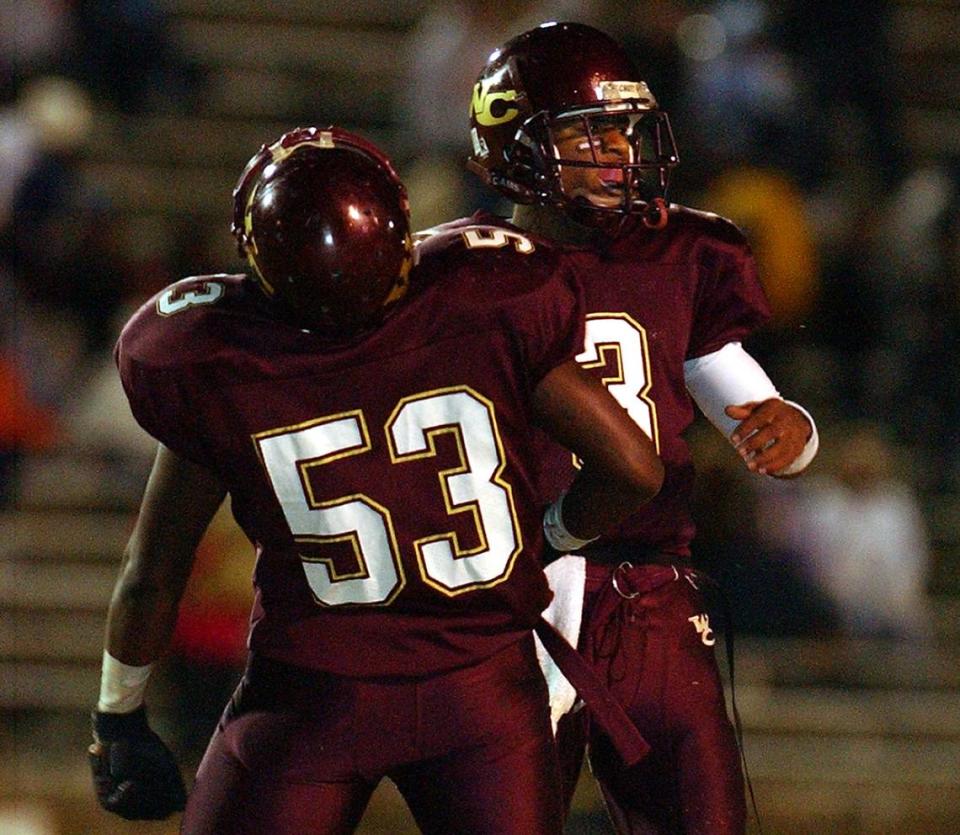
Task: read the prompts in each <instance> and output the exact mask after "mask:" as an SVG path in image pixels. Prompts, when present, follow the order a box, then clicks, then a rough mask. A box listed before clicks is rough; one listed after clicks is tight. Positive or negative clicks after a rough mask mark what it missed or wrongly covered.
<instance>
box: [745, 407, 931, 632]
mask: <svg viewBox="0 0 960 835" xmlns="http://www.w3.org/2000/svg"><path fill="white" fill-rule="evenodd" d="M824 440H825V443H824V449H823V452H824V453H825V455H822V457H823V458H824V462H822V463H821V465H820V468H819V469H820V473H818V474H816V475H813V474H811V475H810V476H808V478H807V479H806V480H805V481H804V482H796V484H795V485H794V484H790V485H788V486H783V485H780V486H779V489H778V490H777V491H776V492H775V493H771V494H770V495H768V496H766V497H764V498H763V499H761V504H760V507H761V508H764V507H765V508H766V510H765V511H764V512H763V518H764V519H765V520H767V522H768V523H772V524H767V525H765V526H764V528H762V529H761V533H765V534H766V536H767V542H768V543H772V544H773V545H774V546H775V547H782V546H786V547H787V548H788V549H789V550H790V551H792V552H794V553H795V554H798V555H799V558H800V560H801V564H802V566H803V569H804V571H805V572H806V574H807V575H808V578H809V581H810V582H812V583H813V584H814V585H815V586H816V587H817V588H819V589H820V590H821V591H822V593H823V594H824V595H825V596H826V597H827V598H828V599H829V600H831V601H832V602H833V604H834V605H835V607H836V610H837V612H838V614H839V616H840V622H841V625H842V632H843V634H844V635H845V636H846V637H852V638H869V637H881V638H895V639H900V640H921V639H925V638H926V637H928V636H929V634H930V628H931V620H930V610H929V602H928V599H927V582H928V578H929V574H930V569H931V559H930V553H929V549H928V542H927V535H926V530H925V525H924V522H923V517H922V513H921V509H920V506H919V502H918V500H917V496H916V494H915V491H914V489H913V487H912V485H911V484H910V483H909V481H908V480H907V478H906V477H905V476H904V475H902V474H901V472H900V466H901V465H900V462H899V461H898V456H899V454H900V450H898V448H897V447H896V446H895V445H894V444H893V442H892V441H891V440H890V438H889V433H888V432H887V431H885V430H884V429H883V428H882V427H881V426H879V425H877V424H873V423H864V422H854V423H844V424H840V425H838V426H835V427H834V428H833V431H829V432H826V433H824ZM830 462H832V465H831V463H830ZM778 494H779V495H778Z"/></svg>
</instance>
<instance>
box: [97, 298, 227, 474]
mask: <svg viewBox="0 0 960 835" xmlns="http://www.w3.org/2000/svg"><path fill="white" fill-rule="evenodd" d="M162 327H163V320H161V319H159V317H156V315H155V314H152V313H151V311H149V310H148V309H147V308H146V306H145V307H144V308H142V309H141V310H140V311H139V312H138V313H137V314H136V315H135V316H134V318H133V319H131V321H130V322H129V323H128V324H127V326H126V327H125V328H124V330H123V332H122V333H121V335H120V339H119V340H118V341H117V345H116V347H115V349H114V360H115V362H116V364H117V370H118V371H119V374H120V381H121V383H122V384H123V390H124V392H125V393H126V395H127V400H128V402H129V404H130V411H131V412H132V413H133V416H134V418H135V419H136V421H137V423H138V424H140V426H141V427H142V428H143V429H144V431H146V432H147V433H148V434H149V435H151V436H152V437H154V438H155V439H156V440H157V441H159V442H160V443H162V444H163V445H164V446H166V447H168V448H169V449H171V450H172V451H173V452H175V453H176V454H177V455H180V456H182V457H183V458H186V459H188V460H190V461H193V462H194V463H195V464H200V465H201V466H204V467H208V468H210V469H213V463H212V459H211V456H210V455H209V453H208V450H209V445H208V444H206V443H205V441H204V438H203V433H202V428H201V426H200V425H199V421H198V420H197V416H198V414H199V412H200V406H199V404H198V403H197V402H196V394H195V393H194V392H193V391H192V388H194V387H193V386H192V385H191V381H192V376H193V375H192V374H191V372H190V370H189V369H183V368H181V367H179V366H177V365H170V366H163V365H159V364H156V363H154V362H151V360H150V358H145V357H143V356H141V355H140V354H141V350H140V349H141V348H142V346H143V344H144V342H145V341H151V338H154V340H153V341H156V340H155V337H156V334H155V333H152V332H155V331H156V330H157V329H159V328H162ZM152 347H153V348H154V349H155V351H162V348H161V347H160V346H159V345H156V344H155V345H154V346H152Z"/></svg>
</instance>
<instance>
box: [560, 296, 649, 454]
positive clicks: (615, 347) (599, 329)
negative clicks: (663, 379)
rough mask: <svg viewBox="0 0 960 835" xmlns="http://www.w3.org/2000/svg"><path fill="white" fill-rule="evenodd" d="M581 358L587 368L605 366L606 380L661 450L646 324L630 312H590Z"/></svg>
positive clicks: (579, 356) (604, 377)
mask: <svg viewBox="0 0 960 835" xmlns="http://www.w3.org/2000/svg"><path fill="white" fill-rule="evenodd" d="M577 362H579V363H580V364H581V365H582V366H583V367H584V368H602V369H604V374H603V377H602V380H603V384H604V385H605V386H606V387H607V390H608V391H609V392H610V394H612V395H613V396H614V397H615V398H616V400H617V402H618V403H619V404H620V405H621V406H623V408H624V409H626V410H627V414H628V415H630V417H631V418H632V419H633V422H634V423H636V424H637V426H639V427H640V428H641V429H642V430H643V431H644V432H646V433H647V436H648V437H649V438H650V439H651V440H652V441H653V443H654V444H655V446H656V448H657V452H658V453H659V452H660V434H659V431H658V429H657V407H656V404H655V403H654V402H653V400H652V399H651V398H650V397H649V393H650V386H651V382H652V381H651V376H650V350H649V348H648V346H647V332H646V330H644V328H643V326H642V325H640V324H639V323H638V322H637V321H636V320H634V319H633V318H632V317H631V316H629V315H628V314H626V313H590V314H589V315H588V316H587V329H586V338H585V339H584V350H583V352H582V353H580V354H578V355H577Z"/></svg>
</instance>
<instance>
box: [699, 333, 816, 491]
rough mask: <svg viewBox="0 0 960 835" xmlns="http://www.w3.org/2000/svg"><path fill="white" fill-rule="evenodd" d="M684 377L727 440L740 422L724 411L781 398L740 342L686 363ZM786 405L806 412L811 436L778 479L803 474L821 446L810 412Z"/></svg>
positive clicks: (705, 413)
mask: <svg viewBox="0 0 960 835" xmlns="http://www.w3.org/2000/svg"><path fill="white" fill-rule="evenodd" d="M683 376H684V381H685V382H686V384H687V391H689V392H690V396H691V397H692V398H693V400H694V402H695V403H696V404H697V406H699V407H700V411H702V412H703V413H704V415H706V417H707V419H708V420H709V421H710V422H711V423H712V424H713V425H714V426H716V427H717V429H719V430H720V431H721V432H722V433H723V434H724V435H725V436H726V437H728V438H729V437H730V436H731V435H732V434H733V430H734V429H736V427H737V424H738V421H736V420H733V419H732V418H729V417H727V415H726V413H725V412H724V409H725V408H726V407H727V406H730V405H735V404H740V403H751V402H755V403H758V402H761V401H763V400H769V399H770V398H771V397H780V392H779V391H777V388H776V386H774V384H773V383H772V382H771V380H770V378H769V377H768V376H767V372H766V371H764V370H763V368H761V367H760V363H758V362H757V361H756V360H755V359H754V358H753V357H751V356H750V354H748V353H747V352H746V351H745V350H744V349H743V346H742V345H741V344H740V343H739V342H728V343H727V344H726V345H724V346H723V347H722V348H721V349H720V350H719V351H714V352H713V353H712V354H707V355H705V356H702V357H696V358H694V359H692V360H687V361H686V362H685V363H684V364H683ZM781 399H783V398H782V397H781ZM786 402H787V403H789V404H790V405H791V406H793V407H794V408H796V409H799V410H800V411H801V412H803V414H804V416H805V417H806V418H807V420H809V421H810V428H811V434H810V439H809V440H808V441H807V444H806V446H804V448H803V450H802V451H801V453H800V454H799V455H798V456H797V457H796V458H795V459H794V460H793V461H792V462H791V463H790V464H789V465H787V466H786V467H784V468H783V469H782V470H780V471H779V472H777V473H776V475H778V476H785V475H794V474H796V473H799V472H800V471H802V470H803V469H804V468H805V467H806V466H807V465H808V464H809V463H810V462H811V461H812V460H813V457H814V456H815V455H816V454H817V449H818V448H819V446H820V438H819V436H818V435H817V425H816V423H814V421H813V418H812V417H811V415H810V413H809V412H808V411H807V410H806V409H804V408H803V407H802V406H801V405H799V404H798V403H794V402H793V401H792V400H787V401H786Z"/></svg>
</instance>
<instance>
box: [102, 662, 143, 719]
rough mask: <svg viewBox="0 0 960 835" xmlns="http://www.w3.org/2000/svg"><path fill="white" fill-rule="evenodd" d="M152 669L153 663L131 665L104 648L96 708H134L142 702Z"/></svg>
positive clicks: (123, 710) (115, 710)
mask: <svg viewBox="0 0 960 835" xmlns="http://www.w3.org/2000/svg"><path fill="white" fill-rule="evenodd" d="M152 669H153V664H147V665H146V666H144V667H131V666H130V665H129V664H124V663H123V662H122V661H118V660H117V659H116V658H114V657H113V656H112V655H110V653H109V652H107V651H106V650H104V651H103V668H102V672H101V674H100V700H99V701H98V702H97V710H99V711H100V712H101V713H130V712H131V711H134V710H136V709H137V708H138V707H140V705H141V704H143V694H144V692H145V691H146V689H147V679H148V678H150V671H151V670H152Z"/></svg>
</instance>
